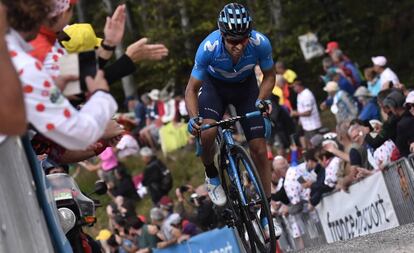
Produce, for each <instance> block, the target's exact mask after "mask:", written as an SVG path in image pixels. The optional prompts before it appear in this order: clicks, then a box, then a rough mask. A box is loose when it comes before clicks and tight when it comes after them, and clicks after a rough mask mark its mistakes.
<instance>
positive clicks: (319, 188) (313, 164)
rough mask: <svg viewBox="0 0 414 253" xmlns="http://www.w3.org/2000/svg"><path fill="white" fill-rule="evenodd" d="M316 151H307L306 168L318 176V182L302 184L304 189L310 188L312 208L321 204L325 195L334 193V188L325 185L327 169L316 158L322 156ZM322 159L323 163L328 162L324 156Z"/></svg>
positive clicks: (305, 156)
mask: <svg viewBox="0 0 414 253" xmlns="http://www.w3.org/2000/svg"><path fill="white" fill-rule="evenodd" d="M316 151H317V150H315V149H310V150H308V151H306V153H305V155H304V158H305V161H306V167H307V168H310V169H312V170H313V171H315V173H316V174H317V177H316V181H315V182H313V183H312V182H311V181H309V182H308V181H306V182H305V183H303V184H302V186H303V187H304V188H310V190H311V191H310V199H309V202H310V204H311V205H312V206H316V205H318V204H319V202H320V201H321V199H322V195H323V194H324V193H327V192H330V191H332V190H333V189H334V188H333V187H331V186H329V185H327V184H325V179H326V177H325V176H326V172H325V168H324V167H322V165H321V164H320V163H319V162H318V159H317V158H316V155H318V156H320V155H319V154H316ZM320 157H321V158H322V159H321V160H322V162H324V161H326V160H324V159H325V157H324V156H320Z"/></svg>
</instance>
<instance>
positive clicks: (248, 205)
mask: <svg viewBox="0 0 414 253" xmlns="http://www.w3.org/2000/svg"><path fill="white" fill-rule="evenodd" d="M231 156H232V157H231V158H232V160H233V162H234V166H235V168H236V169H237V172H238V175H239V178H240V180H241V182H242V187H241V188H242V192H241V193H242V194H239V200H240V202H239V204H241V205H239V208H240V209H241V213H242V217H243V221H244V222H245V225H246V227H248V228H250V229H247V233H248V236H249V241H250V244H252V243H254V245H255V246H256V248H257V250H258V252H270V253H274V252H276V235H275V231H274V226H273V219H272V214H271V212H270V207H269V203H268V201H267V198H266V194H265V192H264V190H263V185H262V182H261V180H260V177H259V175H258V173H257V169H256V166H255V165H254V163H253V161H252V159H251V158H250V156H249V155H248V153H247V152H246V150H245V149H244V148H243V147H241V146H239V145H234V146H233V147H232V150H231ZM242 196H244V200H245V204H242V203H243V200H242V198H243V197H242ZM262 217H263V218H266V219H267V223H268V225H269V232H268V233H269V234H268V235H266V231H265V229H264V228H263V227H262V224H261V220H260V218H262ZM252 228H253V229H252ZM251 248H252V247H251ZM252 252H254V251H252Z"/></svg>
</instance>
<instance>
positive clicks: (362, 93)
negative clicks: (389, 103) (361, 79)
mask: <svg viewBox="0 0 414 253" xmlns="http://www.w3.org/2000/svg"><path fill="white" fill-rule="evenodd" d="M354 97H372V95H371V93H370V92H369V90H368V89H367V87H365V86H359V87H358V89H357V90H356V91H355V93H354Z"/></svg>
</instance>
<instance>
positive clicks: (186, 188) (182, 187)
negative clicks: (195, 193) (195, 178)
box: [180, 185, 190, 193]
mask: <svg viewBox="0 0 414 253" xmlns="http://www.w3.org/2000/svg"><path fill="white" fill-rule="evenodd" d="M189 189H190V188H189V187H188V186H186V185H182V186H180V192H181V193H184V192H186V191H188V190H189Z"/></svg>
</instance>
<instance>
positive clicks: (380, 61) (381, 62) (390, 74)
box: [371, 56, 401, 90]
mask: <svg viewBox="0 0 414 253" xmlns="http://www.w3.org/2000/svg"><path fill="white" fill-rule="evenodd" d="M371 60H372V63H373V64H374V71H375V72H376V73H377V74H379V75H380V80H379V83H380V84H381V90H385V89H388V88H392V87H395V88H401V87H400V86H401V84H400V80H399V79H398V77H397V75H396V74H395V73H394V71H392V70H391V69H390V68H388V67H387V58H385V57H384V56H374V57H372V58H371ZM391 82H392V85H391V84H390V83H391Z"/></svg>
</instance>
